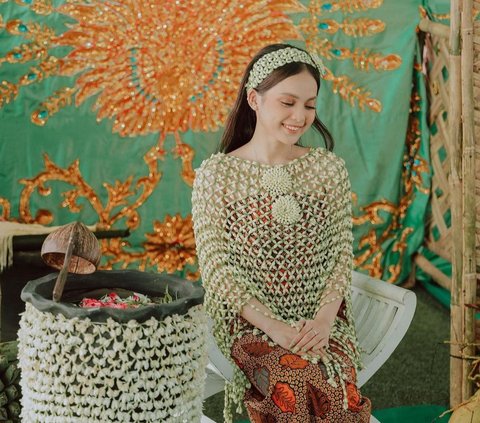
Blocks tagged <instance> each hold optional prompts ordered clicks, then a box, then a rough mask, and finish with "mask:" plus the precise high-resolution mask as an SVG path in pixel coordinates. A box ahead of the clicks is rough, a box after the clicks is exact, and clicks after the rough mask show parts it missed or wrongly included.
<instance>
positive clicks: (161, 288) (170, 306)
mask: <svg viewBox="0 0 480 423" xmlns="http://www.w3.org/2000/svg"><path fill="white" fill-rule="evenodd" d="M57 275H58V273H57V272H56V273H51V274H49V275H47V276H44V277H42V278H39V279H35V280H32V281H30V282H28V283H27V285H26V286H25V287H24V288H23V290H22V294H21V298H22V300H23V301H25V302H29V303H31V304H32V305H33V306H34V307H35V308H36V309H38V310H40V311H43V312H49V313H53V314H59V313H61V314H63V315H64V316H65V317H67V318H74V317H79V318H89V319H90V320H91V321H93V322H106V321H107V319H108V318H112V319H113V320H115V321H117V322H121V323H126V322H128V321H130V320H136V321H138V322H140V323H142V322H144V321H146V320H148V319H150V318H151V317H154V318H155V319H157V320H162V319H164V318H166V317H167V316H171V315H173V314H185V313H187V312H188V310H189V309H190V308H191V307H193V306H196V305H198V304H202V303H203V296H204V290H203V288H202V286H201V285H199V284H198V283H195V282H190V281H186V280H185V279H182V278H179V277H177V276H173V275H160V274H157V273H148V272H140V271H138V270H104V271H101V270H100V271H97V272H94V273H91V274H89V275H74V274H69V275H68V278H67V283H66V284H65V289H64V291H63V296H62V301H61V302H58V303H56V302H54V301H53V300H52V292H53V287H54V285H55V281H56V279H57ZM167 288H168V293H169V294H170V295H171V296H172V298H173V301H172V302H170V303H167V304H152V305H148V306H142V307H139V308H132V309H115V308H108V307H102V308H81V307H78V306H75V303H77V304H78V302H79V301H80V300H81V299H82V298H84V297H98V295H99V293H101V292H102V290H105V292H106V291H111V290H115V289H119V290H126V291H134V292H138V293H140V294H145V295H147V296H149V297H163V296H164V294H165V292H166V290H167Z"/></svg>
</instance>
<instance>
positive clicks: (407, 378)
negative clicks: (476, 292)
mask: <svg viewBox="0 0 480 423" xmlns="http://www.w3.org/2000/svg"><path fill="white" fill-rule="evenodd" d="M413 291H414V292H415V294H416V295H417V309H416V312H415V316H414V318H413V321H412V324H411V325H410V328H409V330H408V332H407V334H406V335H405V337H404V338H403V340H402V342H401V343H400V345H399V346H398V347H397V349H396V350H395V351H394V353H393V354H392V355H391V356H390V358H389V359H388V360H387V362H386V363H385V364H384V365H383V366H382V367H381V368H380V369H379V370H378V372H377V373H376V374H375V375H374V376H373V377H372V378H371V379H370V380H369V381H368V382H367V383H366V384H365V385H364V386H363V387H362V389H361V391H362V394H363V395H365V396H367V397H368V398H370V400H371V401H372V407H373V410H374V415H375V416H376V417H377V418H378V419H379V420H380V421H381V422H382V423H390V422H391V423H393V422H399V423H400V422H409V423H410V422H411V423H417V422H418V423H420V422H422V423H423V422H431V421H434V422H435V423H437V422H440V421H441V422H443V421H447V420H435V417H438V415H440V414H441V412H442V411H444V410H445V409H446V407H447V406H448V403H449V346H448V344H447V343H445V341H448V340H449V339H450V316H449V311H448V310H446V309H445V308H444V307H443V306H442V305H441V304H439V303H438V301H437V300H435V299H434V298H433V297H432V296H431V295H430V294H429V293H428V292H427V291H426V290H425V288H424V287H422V286H421V285H417V286H416V287H415V288H414V289H413ZM431 404H434V406H433V408H429V407H412V406H427V405H431ZM405 406H407V408H405V409H404V410H403V411H404V412H405V413H417V414H418V415H419V416H420V417H419V419H420V420H414V419H413V420H412V419H411V418H409V417H405V418H403V417H401V420H398V419H399V418H400V417H398V416H397V417H395V413H398V411H399V410H396V411H395V409H396V408H398V407H405ZM435 406H437V407H436V408H435ZM387 409H389V410H390V411H388V410H387ZM409 409H411V410H409ZM428 409H429V411H425V410H428ZM432 410H433V411H432ZM439 410H440V411H439ZM430 412H433V414H435V413H437V414H435V415H434V416H433V417H431V418H430V417H428V416H427V417H425V413H430ZM204 413H205V415H207V416H208V417H210V418H211V419H213V420H215V421H216V422H218V423H221V422H222V421H223V415H222V413H223V393H218V394H217V395H214V396H213V397H210V398H208V399H207V400H206V401H205V403H204ZM377 413H390V417H389V416H388V415H386V416H384V417H383V418H380V415H378V416H377ZM407 415H409V416H410V414H407ZM392 416H393V417H392ZM429 418H430V420H428V419H429ZM388 419H390V420H388ZM391 419H397V420H391ZM422 419H423V420H422ZM425 419H427V420H425ZM242 420H244V421H245V420H246V421H248V416H247V414H246V412H244V413H242V414H241V415H237V416H236V421H242Z"/></svg>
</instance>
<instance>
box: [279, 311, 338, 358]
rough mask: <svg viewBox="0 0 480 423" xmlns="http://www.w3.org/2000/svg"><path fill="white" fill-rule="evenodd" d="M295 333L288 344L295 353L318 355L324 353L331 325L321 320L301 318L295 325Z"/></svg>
mask: <svg viewBox="0 0 480 423" xmlns="http://www.w3.org/2000/svg"><path fill="white" fill-rule="evenodd" d="M296 329H297V331H298V332H297V335H296V336H295V337H294V338H293V339H292V341H291V342H290V344H289V345H288V349H289V350H290V351H292V352H293V353H295V354H310V355H320V356H323V355H324V354H325V350H324V348H325V347H326V346H328V340H329V337H330V330H331V327H330V326H329V325H328V324H327V323H326V322H323V321H319V320H306V319H301V320H299V321H298V323H297V325H296Z"/></svg>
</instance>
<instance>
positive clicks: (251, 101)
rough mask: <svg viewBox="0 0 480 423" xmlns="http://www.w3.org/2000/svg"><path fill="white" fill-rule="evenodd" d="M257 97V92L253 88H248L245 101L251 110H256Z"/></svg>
mask: <svg viewBox="0 0 480 423" xmlns="http://www.w3.org/2000/svg"><path fill="white" fill-rule="evenodd" d="M257 99H258V93H257V92H256V91H255V90H254V89H250V90H248V92H247V101H248V105H249V106H250V107H251V108H252V110H257Z"/></svg>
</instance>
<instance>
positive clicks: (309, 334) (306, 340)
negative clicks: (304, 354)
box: [292, 329, 317, 353]
mask: <svg viewBox="0 0 480 423" xmlns="http://www.w3.org/2000/svg"><path fill="white" fill-rule="evenodd" d="M315 336H317V333H316V331H315V330H314V329H312V330H310V331H308V332H307V333H306V334H305V335H304V336H303V337H302V339H300V340H299V341H298V342H297V344H295V345H294V346H293V349H292V351H293V352H294V353H296V352H297V351H303V350H304V347H305V345H307V344H308V343H310V341H311V340H312V339H313V338H315Z"/></svg>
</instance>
